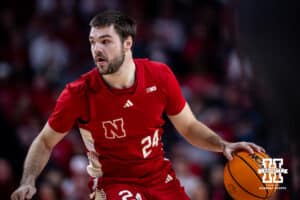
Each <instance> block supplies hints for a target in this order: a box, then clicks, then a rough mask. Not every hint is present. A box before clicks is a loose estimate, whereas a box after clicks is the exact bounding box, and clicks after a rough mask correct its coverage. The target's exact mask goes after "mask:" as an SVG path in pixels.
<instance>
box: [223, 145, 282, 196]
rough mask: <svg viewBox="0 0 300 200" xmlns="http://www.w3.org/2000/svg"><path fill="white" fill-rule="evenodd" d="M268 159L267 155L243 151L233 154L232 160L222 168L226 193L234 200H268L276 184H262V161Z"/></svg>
mask: <svg viewBox="0 0 300 200" xmlns="http://www.w3.org/2000/svg"><path fill="white" fill-rule="evenodd" d="M263 158H270V157H269V156H268V155H267V154H265V153H261V152H255V153H254V154H250V153H248V152H245V151H240V152H237V153H234V156H233V159H232V160H231V161H228V162H227V163H226V165H225V168H224V185H225V188H226V190H227V192H228V193H229V194H230V196H231V197H232V198H233V199H235V200H262V199H269V198H270V197H271V196H272V194H273V193H274V192H275V190H276V187H277V186H278V184H277V183H276V184H275V183H263V181H262V177H263V174H262V173H258V169H261V168H263V167H262V159H263Z"/></svg>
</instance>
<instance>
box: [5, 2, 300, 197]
mask: <svg viewBox="0 0 300 200" xmlns="http://www.w3.org/2000/svg"><path fill="white" fill-rule="evenodd" d="M296 8H297V6H293V5H291V4H290V3H282V2H281V3H276V2H275V1H258V0H244V1H241V2H240V1H236V0H198V1H197V0H173V1H172V0H123V1H122V0H107V1H101V0H27V1H17V0H10V1H2V2H1V7H0V127H1V140H0V150H1V151H0V199H3V200H5V199H9V196H10V194H11V192H12V191H13V189H15V188H16V186H17V185H18V182H19V180H20V177H21V171H22V164H23V161H24V156H25V154H26V153H27V150H28V147H29V145H30V144H31V142H32V140H33V138H34V137H35V136H36V135H37V133H38V132H39V130H40V129H41V128H42V126H43V125H44V123H45V122H46V120H47V118H48V116H49V113H50V112H51V110H52V109H53V106H54V104H55V99H56V97H57V95H58V94H59V92H60V91H61V90H62V88H63V87H64V85H65V84H66V83H67V82H69V81H72V80H74V79H76V78H78V77H79V76H80V74H82V73H84V72H86V71H88V70H90V69H91V68H92V67H93V61H92V58H91V55H90V50H89V43H88V33H89V26H88V22H89V20H90V18H91V17H92V16H93V15H94V14H96V13H98V12H100V11H101V10H105V9H117V10H121V11H124V12H126V13H127V14H128V15H130V16H132V17H134V18H135V19H136V20H137V22H138V35H137V39H136V42H135V44H134V56H135V57H149V58H151V59H153V60H157V61H162V62H165V63H167V64H168V65H169V66H170V67H171V68H172V70H173V71H174V72H175V73H176V75H177V77H178V80H179V81H180V83H181V86H182V91H183V93H184V95H185V97H186V99H187V100H188V101H189V102H190V104H191V106H192V110H193V111H194V113H195V114H196V116H197V117H198V118H199V119H200V120H201V121H203V122H204V123H205V124H207V125H208V126H209V127H210V128H212V129H213V130H214V131H216V132H217V133H218V134H220V135H221V136H222V137H223V138H225V139H227V140H229V141H237V140H247V141H253V142H256V143H258V144H260V145H262V146H264V147H265V148H266V150H267V152H268V153H269V154H270V155H271V157H276V158H277V157H279V158H284V167H285V168H288V170H289V174H288V175H284V183H283V186H285V187H286V188H287V189H286V190H280V191H278V192H277V194H276V195H275V196H274V197H273V200H289V199H295V200H296V199H300V197H299V190H300V189H299V182H300V179H299V171H300V170H299V158H298V152H299V144H298V143H299V139H298V137H297V135H298V133H299V131H300V127H299V126H300V122H299V117H298V115H299V107H300V106H299V102H300V98H299V80H298V74H297V73H296V70H295V69H296V68H297V67H299V66H297V65H299V56H297V53H299V51H297V50H296V49H297V47H298V46H299V45H298V44H296V41H297V38H298V37H299V31H298V30H297V28H296V27H297V26H298V24H297V21H296V19H297V17H296V16H297V9H296ZM298 16H299V15H298ZM165 129H166V131H165V137H164V143H165V149H166V154H167V155H166V156H167V157H169V158H171V159H172V160H173V165H174V169H175V170H176V172H177V176H178V178H179V179H180V180H181V182H182V183H183V185H184V187H185V189H186V191H187V193H188V194H189V195H190V197H191V199H192V200H206V199H207V200H208V199H209V200H227V199H230V198H229V196H228V194H227V193H226V191H225V189H224V186H223V166H224V163H225V162H226V160H225V159H224V158H223V156H222V155H221V154H216V153H210V152H206V151H201V150H197V149H195V148H193V147H192V146H191V145H189V144H187V143H186V142H184V141H183V139H182V138H181V137H180V136H179V135H178V134H177V133H176V131H175V130H174V129H173V128H172V127H171V126H170V124H169V123H167V124H166V126H165ZM86 164H87V160H86V158H85V156H84V149H83V145H82V143H81V140H80V135H79V133H78V132H77V130H75V129H74V130H73V131H72V133H70V134H69V135H68V136H67V138H66V139H65V140H63V141H62V142H61V143H60V144H58V146H57V147H56V149H55V150H54V152H53V154H52V158H51V161H50V163H49V164H48V166H47V168H46V169H45V170H44V172H43V173H42V175H41V176H40V178H39V180H38V193H37V195H36V197H35V198H36V199H41V200H46V199H47V200H56V199H58V200H60V199H72V200H83V199H87V194H88V188H87V180H88V177H87V174H86V172H85V166H86ZM124 170H126V169H124Z"/></svg>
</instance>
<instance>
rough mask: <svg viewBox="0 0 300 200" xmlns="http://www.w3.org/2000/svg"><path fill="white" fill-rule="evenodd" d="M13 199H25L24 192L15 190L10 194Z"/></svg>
mask: <svg viewBox="0 0 300 200" xmlns="http://www.w3.org/2000/svg"><path fill="white" fill-rule="evenodd" d="M10 198H11V200H23V199H24V192H22V191H15V192H14V193H12V195H11V196H10Z"/></svg>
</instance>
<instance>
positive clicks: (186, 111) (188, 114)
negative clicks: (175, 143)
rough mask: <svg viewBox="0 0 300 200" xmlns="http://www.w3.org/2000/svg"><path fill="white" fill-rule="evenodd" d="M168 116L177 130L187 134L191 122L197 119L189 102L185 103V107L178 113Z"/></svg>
mask: <svg viewBox="0 0 300 200" xmlns="http://www.w3.org/2000/svg"><path fill="white" fill-rule="evenodd" d="M168 117H169V119H170V120H171V122H172V124H173V125H174V127H175V128H176V130H177V131H178V132H179V133H181V134H182V135H185V134H187V132H188V130H189V127H190V126H191V124H193V123H194V122H196V121H197V119H196V118H195V116H194V114H193V113H192V111H191V109H190V106H189V105H188V103H186V104H185V106H184V108H183V109H182V110H181V111H180V112H179V113H178V114H176V115H168Z"/></svg>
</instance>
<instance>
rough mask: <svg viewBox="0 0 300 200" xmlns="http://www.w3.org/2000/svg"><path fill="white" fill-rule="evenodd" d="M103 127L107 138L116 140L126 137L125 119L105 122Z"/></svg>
mask: <svg viewBox="0 0 300 200" xmlns="http://www.w3.org/2000/svg"><path fill="white" fill-rule="evenodd" d="M102 126H103V128H104V131H105V138H107V139H116V138H123V137H126V131H125V129H124V120H123V118H119V119H114V120H113V121H104V122H102Z"/></svg>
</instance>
